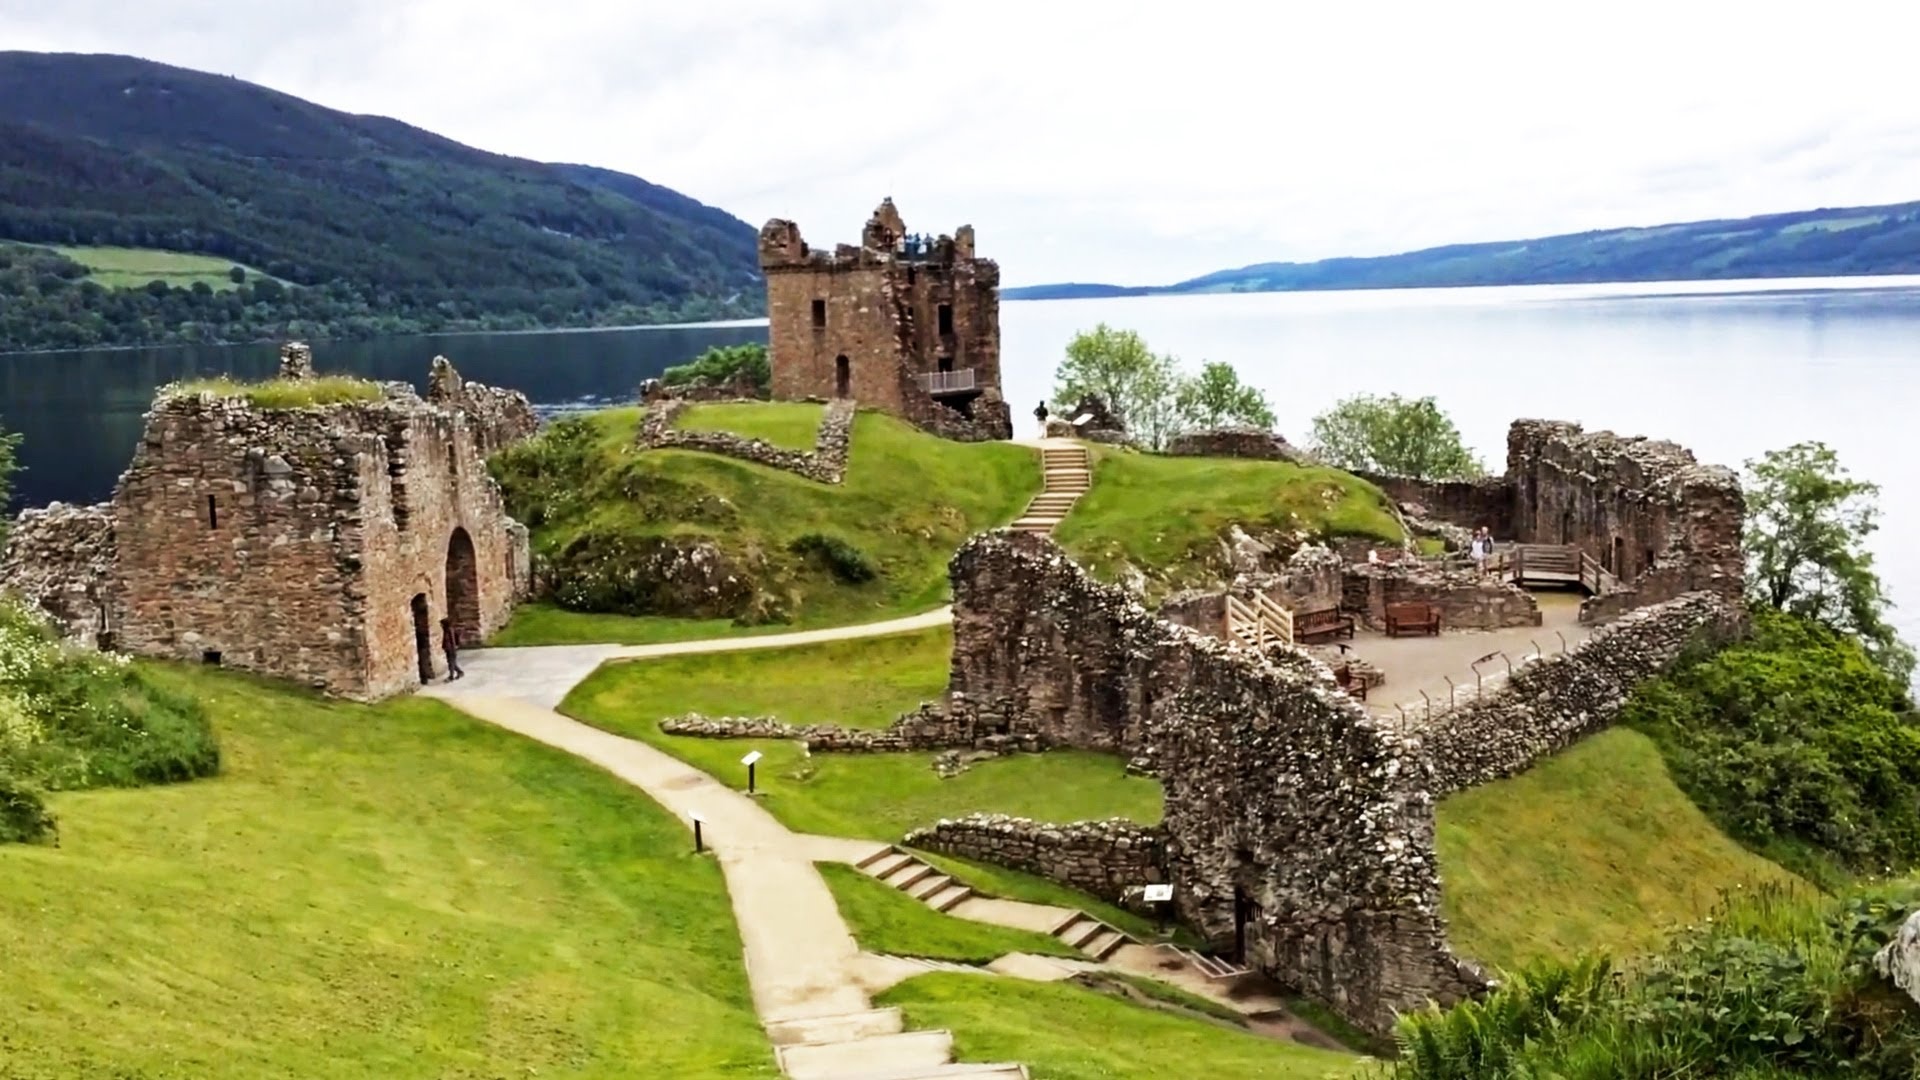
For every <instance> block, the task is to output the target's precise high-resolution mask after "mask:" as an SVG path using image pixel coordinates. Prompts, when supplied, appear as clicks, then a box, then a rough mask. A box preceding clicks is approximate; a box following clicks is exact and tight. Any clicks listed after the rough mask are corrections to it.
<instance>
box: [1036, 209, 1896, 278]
mask: <svg viewBox="0 0 1920 1080" xmlns="http://www.w3.org/2000/svg"><path fill="white" fill-rule="evenodd" d="M1916 273H1920V202H1913V203H1898V204H1895V205H1892V206H1866V207H1854V208H1850V209H1840V210H1803V211H1797V212H1794V213H1788V214H1768V215H1765V216H1763V217H1751V218H1740V219H1737V220H1730V221H1695V222H1689V223H1686V224H1680V225H1660V226H1655V227H1653V228H1645V229H1606V230H1600V231H1595V232H1584V233H1570V234H1567V235H1564V236H1548V237H1543V238H1540V239H1534V240H1502V241H1496V242H1493V243H1485V244H1451V245H1448V246H1446V247H1437V248H1427V249H1425V250H1422V251H1410V252H1407V253H1405V254H1402V255H1382V256H1379V257H1376V258H1366V259H1322V260H1320V261H1318V262H1309V263H1293V262H1271V263H1256V264H1254V265H1253V266H1243V267H1240V268H1239V269H1237V270H1221V271H1218V272H1216V273H1212V274H1206V275H1203V276H1201V277H1197V278H1193V279H1191V280H1188V281H1182V282H1179V283H1177V284H1173V285H1146V286H1121V285H1099V284H1082V283H1078V282H1074V283H1066V284H1059V285H1033V286H1027V287H1025V288H1018V289H1008V290H1006V293H1005V296H1006V298H1007V299H1009V300H1049V299H1060V298H1067V297H1083V296H1148V295H1156V294H1163V293H1214V292H1290V291H1295V290H1303V289H1404V288H1422V287H1437V286H1452V285H1547V284H1567V283H1578V282H1596V281H1697V280H1721V279H1728V278H1774V277H1840V276H1847V275H1854V274H1916Z"/></svg>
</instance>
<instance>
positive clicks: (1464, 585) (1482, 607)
mask: <svg viewBox="0 0 1920 1080" xmlns="http://www.w3.org/2000/svg"><path fill="white" fill-rule="evenodd" d="M1404 603H1425V604H1432V605H1434V606H1435V607H1437V608H1439V609H1440V629H1441V630H1442V631H1447V630H1501V629H1505V628H1507V627H1515V626H1539V625H1540V624H1541V623H1540V604H1539V602H1538V601H1536V600H1534V598H1533V595H1532V594H1531V593H1529V592H1527V591H1526V590H1525V589H1522V588H1521V587H1519V586H1518V585H1515V584H1513V583H1512V582H1510V581H1502V580H1499V579H1497V578H1493V577H1487V576H1483V575H1480V574H1476V573H1475V572H1474V571H1472V570H1453V569H1447V568H1444V567H1440V566H1437V565H1434V564H1432V563H1422V562H1414V561H1410V560H1408V561H1399V562H1386V563H1355V564H1352V565H1350V566H1348V567H1347V568H1346V583H1345V590H1344V595H1343V598H1342V602H1341V607H1343V608H1344V609H1346V611H1347V613H1348V614H1350V615H1352V616H1354V617H1355V618H1357V619H1359V620H1360V622H1361V624H1362V625H1364V626H1365V627H1366V628H1367V629H1369V630H1377V631H1381V632H1385V630H1386V628H1387V606H1388V605H1390V604H1404Z"/></svg>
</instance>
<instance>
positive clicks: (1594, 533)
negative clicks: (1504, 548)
mask: <svg viewBox="0 0 1920 1080" xmlns="http://www.w3.org/2000/svg"><path fill="white" fill-rule="evenodd" d="M1507 476H1508V480H1509V481H1510V483H1511V484H1512V487H1513V493H1514V494H1513V505H1514V532H1513V534H1514V536H1515V538H1516V539H1518V540H1520V541H1522V542H1525V543H1542V544H1574V545H1577V546H1579V548H1580V549H1581V550H1582V551H1584V552H1586V553H1587V554H1588V555H1590V556H1592V557H1593V559H1594V560H1595V561H1597V562H1598V563H1599V564H1600V565H1601V566H1603V567H1605V568H1606V569H1607V570H1608V571H1609V572H1611V573H1612V574H1613V575H1614V576H1615V577H1617V578H1619V579H1620V580H1621V582H1622V583H1623V584H1624V585H1625V586H1626V587H1627V588H1629V589H1632V590H1634V595H1633V597H1632V598H1631V599H1625V598H1615V599H1613V600H1612V601H1611V603H1609V604H1606V605H1604V606H1599V607H1596V609H1595V610H1596V612H1599V613H1604V614H1606V615H1609V616H1610V615H1613V614H1617V613H1618V611H1620V610H1623V609H1624V608H1626V607H1628V606H1644V605H1647V604H1650V603H1657V602H1660V601H1663V600H1668V599H1672V598H1673V597H1676V596H1679V595H1681V594H1683V593H1687V592H1693V591H1697V590H1704V591H1707V592H1713V593H1718V594H1720V595H1722V596H1726V597H1729V598H1732V597H1737V596H1739V595H1740V591H1741V586H1742V582H1743V580H1744V575H1745V569H1746V568H1745V562H1744V557H1743V555H1742V553H1741V550H1740V533H1741V529H1742V525H1743V522H1744V519H1745V515H1746V503H1745V499H1744V497H1743V496H1742V495H1741V492H1740V483H1739V480H1738V479H1737V478H1736V477H1735V476H1734V474H1733V472H1732V471H1731V470H1729V469H1726V468H1723V467H1720V466H1711V465H1701V464H1700V463H1699V462H1697V461H1696V460H1695V459H1694V456H1693V454H1692V453H1691V452H1690V451H1688V450H1686V449H1685V448H1683V447H1680V446H1677V445H1675V444H1673V443H1670V442H1662V441H1656V440H1651V439H1642V438H1623V437H1621V436H1618V435H1615V434H1613V433H1612V432H1608V431H1601V432H1594V433H1591V434H1589V433H1587V432H1585V431H1583V430H1582V429H1581V428H1580V426H1579V425H1578V424H1569V423H1561V422H1555V421H1547V420H1516V421H1514V423H1513V426H1512V428H1511V429H1510V430H1509V431H1508V434H1507Z"/></svg>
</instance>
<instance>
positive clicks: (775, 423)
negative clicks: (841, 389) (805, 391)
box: [674, 401, 827, 450]
mask: <svg viewBox="0 0 1920 1080" xmlns="http://www.w3.org/2000/svg"><path fill="white" fill-rule="evenodd" d="M826 411H827V410H826V406H824V405H814V404H810V403H808V402H804V401H765V402H756V403H753V404H744V403H735V402H720V403H715V404H711V405H694V406H691V407H690V408H688V409H687V410H686V411H685V412H683V413H681V414H680V415H679V416H678V417H677V418H676V419H675V420H674V426H675V427H677V428H679V429H680V430H682V431H724V432H727V433H729V434H732V435H738V436H740V437H741V438H745V439H761V440H764V441H766V442H768V443H771V444H773V445H774V446H778V447H782V448H784V449H787V450H812V449H813V446H814V441H815V440H816V439H817V438H818V437H819V435H820V418H821V417H822V416H824V415H826Z"/></svg>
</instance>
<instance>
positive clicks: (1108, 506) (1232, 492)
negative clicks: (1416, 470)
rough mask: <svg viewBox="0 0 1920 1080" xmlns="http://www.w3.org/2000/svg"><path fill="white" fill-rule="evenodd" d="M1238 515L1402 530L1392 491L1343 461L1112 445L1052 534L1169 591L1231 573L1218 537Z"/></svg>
mask: <svg viewBox="0 0 1920 1080" xmlns="http://www.w3.org/2000/svg"><path fill="white" fill-rule="evenodd" d="M1236 523H1237V524H1240V525H1243V526H1245V527H1246V528H1247V529H1249V530H1250V531H1255V532H1258V531H1265V530H1284V531H1287V532H1290V533H1295V534H1299V535H1303V536H1305V537H1308V538H1332V537H1338V536H1365V537H1372V538H1375V539H1378V540H1381V541H1383V542H1393V543H1398V542H1400V540H1401V539H1402V533H1401V531H1400V526H1399V523H1398V522H1396V521H1395V520H1394V518H1393V515H1392V514H1391V513H1390V512H1389V511H1388V509H1387V504H1386V499H1385V496H1383V495H1382V494H1381V493H1380V492H1379V490H1378V489H1376V488H1375V487H1373V485H1371V484H1368V483H1367V482H1365V481H1363V480H1361V479H1359V478H1357V477H1354V476H1351V475H1349V474H1347V473H1344V472H1341V471H1339V470H1338V469H1328V468H1318V467H1315V468H1307V467H1302V466H1299V465H1294V464H1291V463H1288V462H1283V461H1247V460H1241V459H1233V458H1187V457H1178V458H1176V457H1161V456H1158V455H1154V454H1140V453H1132V452H1127V451H1121V450H1113V449H1108V448H1101V449H1098V450H1096V457H1095V461H1094V473H1093V489H1092V490H1091V491H1089V492H1088V493H1087V494H1086V495H1084V496H1082V497H1081V499H1080V501H1079V502H1077V503H1075V504H1074V507H1073V511H1072V512H1071V513H1069V514H1068V515H1067V518H1066V520H1065V521H1062V522H1061V523H1060V527H1059V528H1058V529H1057V530H1055V533H1054V538H1055V539H1056V540H1058V541H1059V542H1060V544H1061V546H1062V547H1064V548H1066V549H1067V552H1068V554H1070V555H1072V556H1073V557H1074V559H1075V560H1077V561H1078V562H1080V563H1081V565H1083V566H1086V567H1087V568H1088V569H1090V570H1092V571H1093V572H1094V573H1095V574H1097V575H1099V576H1100V577H1103V578H1107V579H1109V580H1112V579H1114V578H1117V577H1118V576H1119V573H1120V570H1121V568H1122V567H1124V566H1129V565H1130V566H1133V567H1136V568H1138V569H1140V570H1141V571H1143V572H1145V573H1146V575H1147V576H1148V578H1149V580H1150V581H1151V582H1152V584H1153V586H1154V589H1153V591H1154V592H1155V593H1162V592H1167V591H1172V590H1174V589H1178V588H1182V587H1185V586H1188V585H1195V584H1204V583H1207V582H1211V581H1216V580H1218V579H1220V578H1221V577H1222V576H1224V564H1223V562H1222V558H1221V551H1220V542H1219V538H1220V536H1221V534H1223V533H1224V532H1225V531H1226V529H1227V527H1228V526H1229V525H1233V524H1236Z"/></svg>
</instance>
